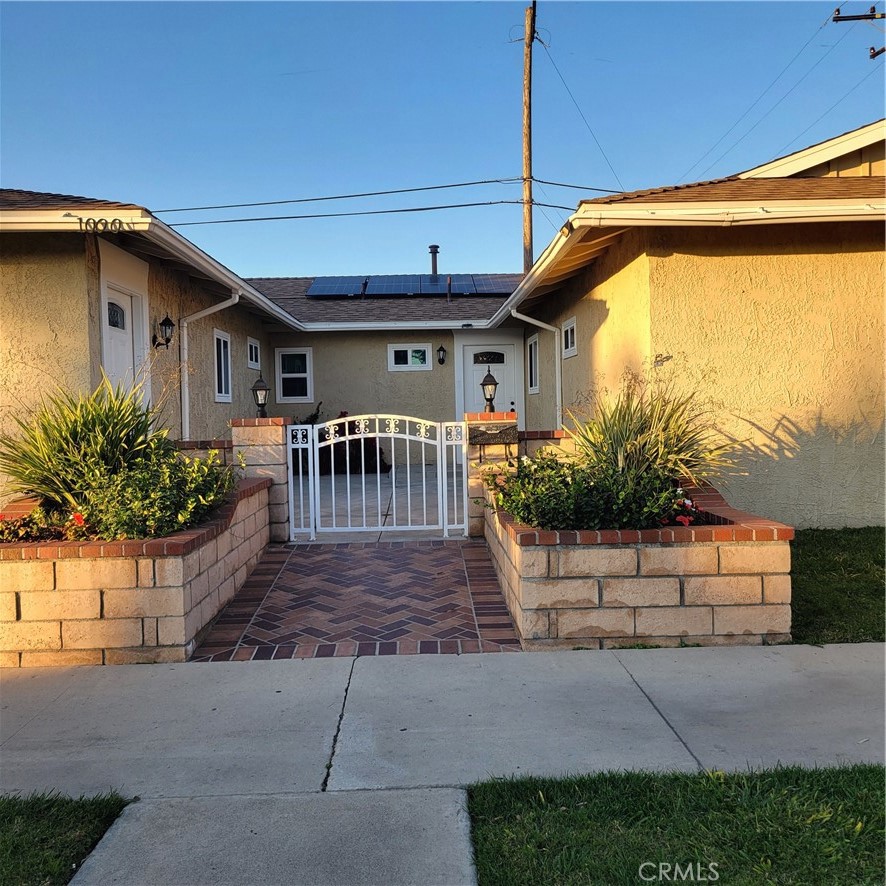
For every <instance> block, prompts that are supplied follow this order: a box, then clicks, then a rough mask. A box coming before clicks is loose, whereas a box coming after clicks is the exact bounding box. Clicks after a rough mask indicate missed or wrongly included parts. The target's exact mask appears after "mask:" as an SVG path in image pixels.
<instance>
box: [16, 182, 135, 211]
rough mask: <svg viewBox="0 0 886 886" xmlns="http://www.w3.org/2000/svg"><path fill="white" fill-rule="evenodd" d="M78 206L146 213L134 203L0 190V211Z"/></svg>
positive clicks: (68, 195) (37, 192) (69, 195)
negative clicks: (132, 210) (138, 210)
mask: <svg viewBox="0 0 886 886" xmlns="http://www.w3.org/2000/svg"><path fill="white" fill-rule="evenodd" d="M79 206H87V207H90V208H92V209H99V208H101V209H140V210H143V211H145V212H147V210H146V209H145V208H144V206H139V205H137V204H135V203H118V202H117V201H116V200H100V199H98V198H96V197H77V196H75V195H73V194H48V193H45V192H42V191H22V190H19V189H17V188H0V209H72V208H74V207H79Z"/></svg>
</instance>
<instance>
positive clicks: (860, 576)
mask: <svg viewBox="0 0 886 886" xmlns="http://www.w3.org/2000/svg"><path fill="white" fill-rule="evenodd" d="M883 551H884V531H883V527H882V526H868V527H865V528H863V529H798V530H797V536H796V538H795V539H794V541H793V542H792V543H791V558H792V568H791V596H792V610H793V612H792V628H791V633H792V634H793V637H794V642H795V643H813V644H816V645H821V644H824V643H864V642H870V641H874V642H882V641H883V639H884V608H883V581H884V573H883V559H884V558H883Z"/></svg>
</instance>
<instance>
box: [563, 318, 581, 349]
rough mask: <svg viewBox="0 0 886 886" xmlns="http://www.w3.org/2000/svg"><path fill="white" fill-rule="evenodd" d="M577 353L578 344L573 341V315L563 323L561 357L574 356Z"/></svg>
mask: <svg viewBox="0 0 886 886" xmlns="http://www.w3.org/2000/svg"><path fill="white" fill-rule="evenodd" d="M576 354H578V345H577V344H576V341H575V317H571V318H570V319H569V320H567V321H566V322H565V323H564V324H563V357H564V359H565V358H566V357H574V356H576Z"/></svg>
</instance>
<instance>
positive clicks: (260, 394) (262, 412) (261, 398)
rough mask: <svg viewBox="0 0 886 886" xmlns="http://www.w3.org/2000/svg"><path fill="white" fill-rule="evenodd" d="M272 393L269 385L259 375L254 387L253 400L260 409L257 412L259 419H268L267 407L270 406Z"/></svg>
mask: <svg viewBox="0 0 886 886" xmlns="http://www.w3.org/2000/svg"><path fill="white" fill-rule="evenodd" d="M270 392H271V389H270V388H269V387H268V383H267V382H266V381H265V380H264V379H263V378H262V377H261V375H259V377H258V378H257V379H256V380H255V384H254V385H253V386H252V399H253V400H255V405H256V407H258V408H257V412H256V417H257V418H267V417H268V411H267V409H266V408H265V407H266V406H267V405H268V394H270Z"/></svg>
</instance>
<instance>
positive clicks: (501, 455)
mask: <svg viewBox="0 0 886 886" xmlns="http://www.w3.org/2000/svg"><path fill="white" fill-rule="evenodd" d="M465 421H466V422H467V424H468V535H469V536H471V537H472V538H478V537H479V538H482V537H483V529H484V523H485V512H486V507H485V505H484V504H483V481H482V480H481V479H480V472H481V471H482V469H483V466H484V465H488V464H489V463H490V462H502V461H506V460H507V459H509V458H516V456H517V454H518V452H517V447H518V445H519V443H518V436H517V413H516V412H466V413H465Z"/></svg>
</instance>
